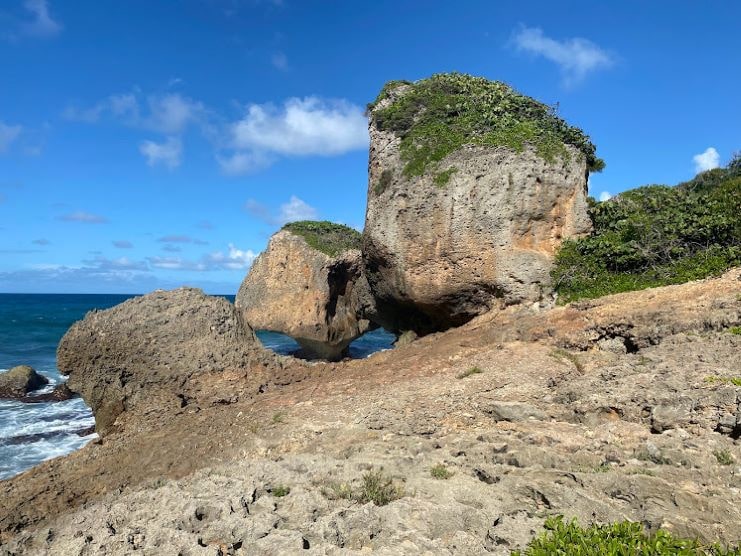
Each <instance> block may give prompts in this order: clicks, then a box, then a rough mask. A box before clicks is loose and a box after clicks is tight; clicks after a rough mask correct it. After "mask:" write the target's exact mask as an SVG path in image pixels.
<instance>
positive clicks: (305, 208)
mask: <svg viewBox="0 0 741 556" xmlns="http://www.w3.org/2000/svg"><path fill="white" fill-rule="evenodd" d="M316 218H317V210H316V209H315V208H314V207H312V206H311V205H309V204H307V203H305V202H304V201H302V200H301V199H299V198H298V197H296V196H295V195H291V198H290V199H289V201H288V202H287V203H284V204H282V205H281V206H280V213H279V215H278V220H279V223H280V224H287V223H288V222H296V221H297V220H316Z"/></svg>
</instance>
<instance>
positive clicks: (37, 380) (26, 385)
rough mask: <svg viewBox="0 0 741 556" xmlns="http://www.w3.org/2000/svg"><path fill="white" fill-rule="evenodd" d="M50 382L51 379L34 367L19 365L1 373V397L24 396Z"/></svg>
mask: <svg viewBox="0 0 741 556" xmlns="http://www.w3.org/2000/svg"><path fill="white" fill-rule="evenodd" d="M47 384H49V379H47V378H46V377H45V376H43V375H40V374H39V373H37V372H36V371H35V370H34V369H33V367H29V366H28V365H19V366H17V367H13V368H12V369H10V370H9V371H6V372H4V373H0V398H23V397H24V396H26V394H28V393H29V392H32V391H34V390H38V389H39V388H41V387H42V386H46V385H47Z"/></svg>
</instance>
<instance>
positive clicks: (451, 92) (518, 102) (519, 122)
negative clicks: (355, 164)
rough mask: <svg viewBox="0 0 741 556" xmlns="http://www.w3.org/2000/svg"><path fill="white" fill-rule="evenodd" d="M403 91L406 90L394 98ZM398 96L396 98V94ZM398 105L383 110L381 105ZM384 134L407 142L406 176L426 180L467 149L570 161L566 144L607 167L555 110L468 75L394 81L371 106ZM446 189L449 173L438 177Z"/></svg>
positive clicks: (404, 146)
mask: <svg viewBox="0 0 741 556" xmlns="http://www.w3.org/2000/svg"><path fill="white" fill-rule="evenodd" d="M399 87H403V89H402V90H400V91H397V92H396V94H393V91H394V90H395V89H397V88H399ZM392 94H393V96H392ZM388 98H392V99H393V100H392V102H390V103H387V105H385V106H379V103H381V101H383V100H385V99H388ZM368 111H369V113H370V114H371V115H372V118H373V122H374V124H375V125H376V127H377V129H379V130H381V131H392V132H394V133H395V134H396V135H397V136H398V137H400V138H401V145H400V152H401V157H402V160H403V161H404V162H405V166H404V174H405V175H407V176H421V175H423V174H424V173H425V172H426V171H427V170H428V169H429V168H432V169H433V170H436V167H437V163H439V162H440V161H441V160H443V159H444V158H445V157H446V156H448V155H449V154H451V153H452V152H454V151H456V150H458V149H460V148H461V147H462V146H464V145H490V146H504V147H509V148H511V149H513V150H516V151H518V152H519V151H522V150H523V148H524V147H525V145H531V146H533V147H534V148H535V150H536V153H537V154H538V155H539V156H541V157H542V158H544V159H545V160H548V161H549V162H550V161H554V160H555V159H556V158H557V157H561V158H568V155H569V153H568V151H567V150H566V148H565V147H564V145H573V146H574V147H576V148H577V149H578V150H579V151H581V152H582V153H583V155H584V156H585V158H586V161H587V165H588V167H589V169H590V170H591V171H599V170H601V169H602V168H604V162H603V161H602V160H600V159H599V158H597V156H596V154H595V151H596V149H595V146H594V145H593V144H592V143H591V141H590V140H589V137H588V136H587V135H586V134H584V132H582V131H581V130H580V129H578V128H576V127H572V126H569V125H568V124H567V123H566V122H565V121H564V120H562V119H561V118H559V117H558V116H557V115H556V113H555V110H554V109H553V108H552V107H550V106H547V105H545V104H543V103H540V102H538V101H536V100H534V99H532V98H530V97H526V96H524V95H521V94H519V93H517V92H516V91H515V90H514V89H512V88H511V87H510V86H508V85H506V84H504V83H501V82H499V81H489V80H487V79H484V78H481V77H473V76H471V75H466V74H462V73H446V74H436V75H433V76H432V77H430V78H429V79H422V80H420V81H416V82H414V83H410V82H408V81H391V82H389V83H387V84H386V85H385V86H384V87H383V89H382V90H381V93H380V94H379V95H378V97H377V98H376V100H375V101H374V102H372V103H370V104H369V105H368ZM437 175H438V176H439V177H438V178H437V179H436V182H437V184H438V185H440V186H442V185H444V184H445V183H447V180H448V179H450V175H449V174H447V175H446V174H445V173H438V174H437Z"/></svg>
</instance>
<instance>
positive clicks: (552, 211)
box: [363, 88, 591, 333]
mask: <svg viewBox="0 0 741 556" xmlns="http://www.w3.org/2000/svg"><path fill="white" fill-rule="evenodd" d="M402 90H403V88H402ZM391 102H394V97H393V95H392V96H391V97H389V98H388V99H385V100H383V101H381V102H380V103H379V104H378V105H377V106H376V107H375V109H374V110H372V111H371V114H370V116H371V117H370V123H369V129H370V138H371V142H370V162H369V179H368V206H367V212H366V219H365V230H364V238H363V241H364V243H363V254H364V256H365V262H366V267H367V272H368V280H369V282H370V285H371V289H372V291H373V294H374V295H375V297H376V299H377V302H378V311H379V314H380V316H381V319H382V323H383V325H384V327H385V328H388V329H390V330H395V331H400V330H408V329H412V330H416V331H417V332H423V333H424V332H430V331H434V330H441V329H446V328H448V327H450V326H457V325H460V324H463V323H465V322H467V321H468V320H470V319H471V318H472V317H474V316H477V315H480V314H482V313H484V312H486V311H488V310H489V309H491V308H492V307H500V306H503V305H510V304H515V303H523V302H526V301H529V302H538V301H543V300H545V299H547V298H548V297H549V292H550V288H549V284H550V277H549V272H550V269H551V267H552V261H553V257H554V254H555V252H556V250H557V248H558V247H559V245H560V244H561V242H562V241H563V240H564V239H565V238H569V237H574V236H579V235H582V234H585V233H587V232H589V230H590V228H591V223H590V220H589V218H588V215H587V203H586V197H587V168H586V162H585V159H584V157H583V156H582V155H581V153H580V152H579V151H578V150H577V149H576V148H574V147H572V146H569V145H564V148H565V149H566V152H567V153H568V154H567V156H565V157H563V158H561V157H557V158H556V159H554V160H552V161H550V162H549V161H547V160H545V159H543V158H542V157H541V156H538V154H537V153H536V151H535V149H533V148H529V147H525V148H524V150H523V151H522V152H516V151H514V150H512V149H509V148H505V147H486V146H465V147H463V148H461V149H459V150H457V151H455V152H453V153H452V154H449V155H448V156H446V157H445V158H444V159H443V160H442V161H440V162H439V164H438V166H437V167H438V168H441V169H454V171H453V173H452V174H450V175H449V176H448V181H447V183H444V184H439V183H437V182H436V177H437V176H436V175H435V174H433V173H432V172H429V173H426V174H423V175H421V176H409V175H407V173H405V171H404V167H405V160H404V159H403V158H402V154H401V152H400V144H401V139H400V138H399V137H397V136H396V135H395V134H394V133H393V132H391V131H382V130H379V129H378V128H377V125H376V121H375V114H376V112H377V111H378V110H379V109H383V108H385V107H386V106H388V103H391Z"/></svg>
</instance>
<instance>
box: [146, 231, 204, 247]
mask: <svg viewBox="0 0 741 556" xmlns="http://www.w3.org/2000/svg"><path fill="white" fill-rule="evenodd" d="M157 241H159V242H160V243H194V244H195V245H208V241H203V240H202V239H197V238H193V237H190V236H186V235H176V234H173V235H168V236H162V237H160V238H158V239H157Z"/></svg>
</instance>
